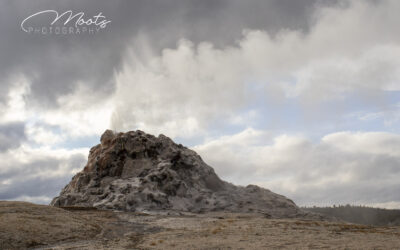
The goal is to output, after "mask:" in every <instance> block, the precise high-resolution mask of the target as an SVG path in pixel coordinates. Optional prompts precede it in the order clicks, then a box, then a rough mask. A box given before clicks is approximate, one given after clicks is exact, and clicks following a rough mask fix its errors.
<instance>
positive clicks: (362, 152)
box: [193, 128, 400, 205]
mask: <svg viewBox="0 0 400 250" xmlns="http://www.w3.org/2000/svg"><path fill="white" fill-rule="evenodd" d="M399 148H400V136H399V135H397V134H391V133H383V132H337V133H333V134H328V135H326V136H324V137H322V138H321V140H320V141H312V140H310V139H308V138H307V137H304V136H302V135H287V134H283V135H272V134H271V133H269V132H265V131H259V130H254V129H251V128H249V129H246V130H244V131H242V132H240V133H238V134H234V135H231V136H223V137H220V138H216V139H214V140H211V141H208V142H206V143H204V144H202V145H198V146H195V147H194V148H193V149H194V150H196V151H197V152H198V153H199V154H200V155H201V156H202V157H203V159H204V160H205V161H206V162H207V163H208V164H210V165H211V166H213V167H214V168H215V170H216V172H217V173H218V174H220V175H221V177H222V178H224V179H227V180H229V181H232V182H234V183H236V184H241V185H247V184H250V183H254V184H258V185H261V186H264V187H266V188H269V189H271V190H273V191H275V192H278V193H282V194H285V195H287V196H289V197H291V198H293V199H294V200H295V201H296V202H297V203H299V204H300V205H329V204H335V203H336V204H339V203H340V204H345V203H350V204H372V203H376V204H385V203H387V204H389V203H390V204H392V203H393V204H394V203H396V202H397V203H398V202H399V201H400V196H399V195H398V194H397V193H395V192H393V190H397V189H398V188H400V185H399V184H398V181H397V180H398V178H399V177H400V170H399V168H398V166H399V163H400V153H399V150H398V149H399Z"/></svg>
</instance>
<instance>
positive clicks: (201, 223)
mask: <svg viewBox="0 0 400 250" xmlns="http://www.w3.org/2000/svg"><path fill="white" fill-rule="evenodd" d="M14 248H18V249H21V248H33V249H399V248H400V227H369V226H362V225H355V224H347V223H338V222H326V221H308V220H298V219H268V218H265V217H263V216H262V215H259V214H232V213H220V212H218V213H208V214H198V215H193V214H184V215H146V214H139V213H122V212H112V211H99V210H64V209H60V208H55V207H49V206H39V205H33V204H30V203H24V202H4V201H2V202H0V249H14Z"/></svg>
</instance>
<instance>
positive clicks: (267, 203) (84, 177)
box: [51, 130, 306, 218]
mask: <svg viewBox="0 0 400 250" xmlns="http://www.w3.org/2000/svg"><path fill="white" fill-rule="evenodd" d="M51 205H53V206H84V207H97V208H101V209H114V210H123V211H160V210H175V211H184V212H196V213H199V212H209V211H229V212H259V213H264V214H268V215H270V216H272V217H275V218H280V217H298V216H304V215H306V212H303V211H302V210H300V209H299V208H298V207H297V206H296V205H295V204H294V202H293V201H291V200H289V199H287V198H286V197H284V196H282V195H278V194H275V193H273V192H271V191H269V190H267V189H264V188H260V187H258V186H255V185H249V186H247V187H241V186H235V185H232V184H230V183H227V182H225V181H223V180H221V179H220V178H219V177H218V176H217V175H216V174H215V172H214V170H213V169H212V168H211V167H210V166H208V165H207V164H206V163H204V161H203V160H202V159H201V157H200V156H199V155H198V154H196V152H194V151H193V150H190V149H188V148H186V147H184V146H182V145H180V144H179V145H178V144H175V143H174V142H173V141H172V140H171V139H170V138H168V137H166V136H164V135H159V136H158V137H155V136H153V135H149V134H146V133H144V132H142V131H131V132H127V133H114V132H113V131H111V130H107V131H106V132H105V133H104V134H103V135H102V136H101V144H99V145H97V146H95V147H93V148H92V149H91V150H90V154H89V158H88V162H87V165H86V166H85V168H84V169H83V170H82V171H81V172H79V173H77V174H76V175H75V176H74V177H73V178H72V180H71V182H70V183H69V184H68V185H67V186H66V187H65V188H64V189H63V190H62V191H61V193H60V195H59V196H58V197H55V198H54V199H53V201H52V202H51Z"/></svg>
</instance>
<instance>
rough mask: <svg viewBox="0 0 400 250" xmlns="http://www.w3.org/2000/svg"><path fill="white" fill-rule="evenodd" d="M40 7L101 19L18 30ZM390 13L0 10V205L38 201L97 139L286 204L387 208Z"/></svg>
mask: <svg viewBox="0 0 400 250" xmlns="http://www.w3.org/2000/svg"><path fill="white" fill-rule="evenodd" d="M43 10H55V11H57V12H58V13H59V14H62V13H63V12H65V11H68V10H72V11H73V13H74V14H75V13H79V12H84V19H88V18H91V17H93V16H95V15H97V14H99V13H100V12H101V13H102V15H103V16H104V19H107V20H109V21H111V22H110V23H108V24H107V25H106V27H104V28H103V29H100V30H99V31H98V32H97V33H95V34H76V33H74V34H66V35H63V34H43V33H32V32H31V33H27V32H25V31H23V30H22V28H21V22H22V21H23V20H24V19H25V18H27V17H29V16H30V15H32V14H35V13H37V12H40V11H43ZM399 12H400V1H397V0H387V1H385V0H382V1H379V0H376V1H375V0H365V1H361V0H360V1H357V0H354V1H341V0H338V1H330V0H329V1H328V0H326V1H319V0H296V1H291V0H290V1H289V0H269V1H266V0H253V1H241V0H205V1H196V0H133V1H128V0H125V1H124V0H117V1H106V0H104V1H103V0H102V1H98V0H85V1H78V0H71V1H62V2H61V1H57V2H56V1H51V0H37V1H31V0H0V199H7V200H27V201H32V202H37V203H48V202H49V201H50V200H51V198H52V197H54V196H56V195H57V194H58V193H59V192H60V190H61V189H62V188H63V187H64V186H65V185H66V184H67V183H68V182H69V180H70V179H71V177H72V176H73V175H74V174H75V173H76V172H78V171H80V170H81V169H82V168H83V166H84V165H85V163H86V159H87V155H88V152H89V149H90V147H92V146H94V145H96V144H97V143H98V142H99V138H100V135H101V134H102V132H104V130H106V129H107V128H111V129H114V130H117V131H129V130H136V129H141V130H143V131H146V132H148V133H152V134H155V135H158V134H160V133H163V134H165V135H167V136H169V137H171V138H172V139H174V140H175V141H176V142H179V143H182V144H185V145H186V146H189V147H191V148H193V149H194V150H196V151H197V152H198V153H199V154H200V155H201V156H202V158H203V159H204V160H205V161H206V162H207V163H208V164H209V165H211V166H212V167H214V169H215V170H216V172H217V174H219V175H220V176H221V177H222V178H223V179H225V180H227V181H229V182H232V183H234V184H239V185H247V184H250V183H252V184H257V185H260V186H263V187H265V188H268V189H270V190H272V191H274V192H277V193H280V194H283V195H286V196H288V197H290V198H292V199H293V200H294V201H295V202H296V203H297V204H298V205H333V204H347V203H350V204H365V205H373V206H380V207H387V208H394V207H395V208H400V181H399V180H400V129H399V128H400V126H399V125H400V32H399V28H400V15H399ZM53 14H54V13H53ZM53 14H51V13H47V14H41V15H38V16H35V17H32V18H31V19H29V20H28V21H27V22H26V23H25V24H26V27H28V26H29V27H31V26H32V27H36V28H37V27H39V28H42V27H45V28H48V27H50V26H51V25H50V23H51V20H53V19H54V16H52V15H53ZM72 23H73V22H72V21H71V23H69V24H67V25H66V26H71V25H72V26H73V24H72ZM53 26H54V27H55V26H60V27H62V26H63V23H62V22H56V23H55V24H54V25H53ZM83 26H85V25H83ZM91 27H94V25H92V26H91Z"/></svg>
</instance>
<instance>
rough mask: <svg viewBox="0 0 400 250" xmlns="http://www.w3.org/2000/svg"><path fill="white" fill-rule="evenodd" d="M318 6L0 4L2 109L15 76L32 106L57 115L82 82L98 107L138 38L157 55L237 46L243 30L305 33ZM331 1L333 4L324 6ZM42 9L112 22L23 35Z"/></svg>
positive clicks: (279, 2)
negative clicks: (26, 84)
mask: <svg viewBox="0 0 400 250" xmlns="http://www.w3.org/2000/svg"><path fill="white" fill-rule="evenodd" d="M316 2H317V3H318V4H320V3H321V1H316V0H301V1H289V0H271V1H261V0H254V1H246V2H245V3H244V2H243V1H239V0H232V1H228V0H207V1H195V0H190V1H184V0H163V1H161V0H157V1H156V0H138V1H128V0H125V1H124V0H119V1H95V0H88V1H77V0H73V1H68V2H67V1H62V2H61V1H57V2H55V1H50V0H45V1H44V0H39V1H28V0H19V1H11V0H10V1H2V2H1V3H0V34H1V36H0V75H1V79H0V83H1V87H0V90H1V94H0V102H1V101H4V98H5V95H6V93H7V90H8V88H9V87H10V84H11V83H10V78H9V77H11V76H15V75H16V76H18V75H21V74H23V75H25V76H26V77H27V79H28V80H29V81H31V82H32V84H31V92H32V95H31V96H30V97H29V98H28V101H29V102H30V103H31V104H36V105H38V104H39V105H41V106H43V105H44V106H45V107H46V108H56V107H57V103H56V99H57V97H58V96H60V95H64V94H68V93H71V92H73V91H74V89H75V88H76V86H77V82H83V83H84V84H85V85H86V86H87V87H88V88H89V89H90V90H93V92H92V94H97V95H99V98H98V99H99V100H100V99H101V97H102V96H103V97H104V96H107V95H109V94H110V92H112V91H113V90H114V82H113V75H114V73H115V72H118V71H119V69H120V67H121V62H122V58H123V54H124V52H125V51H126V48H127V46H128V45H129V44H130V43H131V42H134V41H135V37H136V36H137V35H138V34H144V35H146V37H147V38H148V42H149V43H150V44H149V45H150V46H151V47H152V48H154V49H155V50H160V49H162V48H164V47H166V46H167V47H171V46H175V43H176V41H177V40H179V39H180V38H183V37H184V38H187V39H190V40H192V41H194V42H198V41H210V42H212V43H214V44H216V45H217V46H223V45H226V44H230V43H233V42H234V41H235V40H236V39H238V38H239V37H240V36H241V33H242V30H243V29H262V30H267V31H269V32H271V33H273V32H275V31H277V30H280V29H301V30H304V31H306V30H307V29H308V22H309V16H310V13H311V12H312V10H313V6H314V4H315V3H316ZM325 2H328V1H324V3H325ZM45 9H54V10H57V11H59V12H60V13H62V12H64V11H67V10H73V11H75V12H79V11H84V12H85V14H86V15H87V16H88V17H89V16H93V15H96V14H98V13H99V12H102V13H103V14H104V15H105V16H106V18H107V19H109V20H111V21H112V22H111V23H110V24H109V25H108V27H107V28H106V29H105V30H104V31H103V32H101V33H99V34H96V35H92V36H90V35H81V36H74V35H70V36H41V35H32V34H26V33H24V32H23V31H22V30H21V28H20V23H21V21H22V20H23V19H24V18H26V17H27V16H29V15H31V14H33V13H36V12H38V11H41V10H45Z"/></svg>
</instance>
